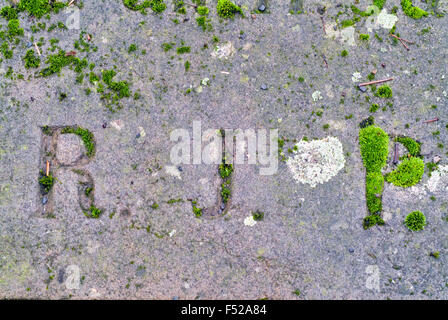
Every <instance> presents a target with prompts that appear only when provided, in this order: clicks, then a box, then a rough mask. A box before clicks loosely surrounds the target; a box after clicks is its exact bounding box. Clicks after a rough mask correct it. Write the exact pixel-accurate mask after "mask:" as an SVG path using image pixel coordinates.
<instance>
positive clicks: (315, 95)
mask: <svg viewBox="0 0 448 320" xmlns="http://www.w3.org/2000/svg"><path fill="white" fill-rule="evenodd" d="M311 97H312V98H313V101H318V100H322V94H321V92H320V91H314V92H313V94H312V95H311Z"/></svg>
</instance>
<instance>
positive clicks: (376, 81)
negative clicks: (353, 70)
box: [358, 78, 394, 87]
mask: <svg viewBox="0 0 448 320" xmlns="http://www.w3.org/2000/svg"><path fill="white" fill-rule="evenodd" d="M392 80H394V78H387V79H383V80H375V81H370V82H364V83H361V84H359V85H358V87H363V86H368V85H371V84H377V83H383V82H387V81H392Z"/></svg>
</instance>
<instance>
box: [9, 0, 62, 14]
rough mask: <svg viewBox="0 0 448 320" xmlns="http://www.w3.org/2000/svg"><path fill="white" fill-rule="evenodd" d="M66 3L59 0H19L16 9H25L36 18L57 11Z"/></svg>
mask: <svg viewBox="0 0 448 320" xmlns="http://www.w3.org/2000/svg"><path fill="white" fill-rule="evenodd" d="M66 6H67V4H66V3H63V2H59V1H50V0H20V2H19V3H18V4H17V10H18V11H20V12H21V11H27V12H28V13H29V14H30V15H32V16H34V17H36V18H42V17H43V16H44V15H46V14H47V13H50V12H52V11H54V12H55V13H58V12H59V11H60V10H61V9H62V8H64V7H66Z"/></svg>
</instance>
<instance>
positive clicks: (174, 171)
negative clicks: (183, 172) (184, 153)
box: [165, 166, 182, 180]
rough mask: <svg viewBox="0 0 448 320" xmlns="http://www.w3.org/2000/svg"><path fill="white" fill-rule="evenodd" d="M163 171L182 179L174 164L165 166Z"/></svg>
mask: <svg viewBox="0 0 448 320" xmlns="http://www.w3.org/2000/svg"><path fill="white" fill-rule="evenodd" d="M165 172H166V173H167V174H169V175H170V176H173V177H176V178H177V179H179V180H182V177H181V176H180V171H179V169H178V168H176V167H175V166H166V167H165Z"/></svg>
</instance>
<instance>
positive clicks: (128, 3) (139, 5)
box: [123, 0, 166, 14]
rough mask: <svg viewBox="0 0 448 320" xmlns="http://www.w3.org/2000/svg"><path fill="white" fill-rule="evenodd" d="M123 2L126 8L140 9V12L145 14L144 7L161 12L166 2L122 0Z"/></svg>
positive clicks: (161, 0) (159, 0)
mask: <svg viewBox="0 0 448 320" xmlns="http://www.w3.org/2000/svg"><path fill="white" fill-rule="evenodd" d="M123 4H124V6H125V7H126V8H128V9H130V10H132V11H140V12H141V13H142V14H146V9H148V8H151V9H152V11H154V12H156V13H160V12H163V11H165V9H166V4H165V3H164V2H163V0H145V1H140V0H123Z"/></svg>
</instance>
